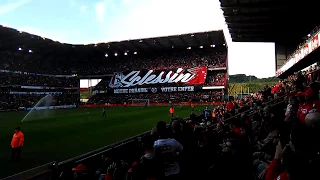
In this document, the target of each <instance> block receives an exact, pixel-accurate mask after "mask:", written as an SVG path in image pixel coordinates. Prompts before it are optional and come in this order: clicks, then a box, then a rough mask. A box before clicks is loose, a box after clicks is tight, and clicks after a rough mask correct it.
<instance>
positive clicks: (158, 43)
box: [153, 39, 166, 49]
mask: <svg viewBox="0 0 320 180" xmlns="http://www.w3.org/2000/svg"><path fill="white" fill-rule="evenodd" d="M153 41H154V42H155V43H156V44H157V45H159V46H160V47H161V48H164V49H166V47H165V46H164V45H163V44H161V43H160V42H159V41H157V40H156V39H153Z"/></svg>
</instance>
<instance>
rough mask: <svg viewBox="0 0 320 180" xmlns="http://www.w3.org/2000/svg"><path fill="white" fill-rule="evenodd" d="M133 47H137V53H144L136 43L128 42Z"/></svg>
mask: <svg viewBox="0 0 320 180" xmlns="http://www.w3.org/2000/svg"><path fill="white" fill-rule="evenodd" d="M128 42H129V43H130V44H131V45H132V47H135V48H136V50H137V51H144V50H143V49H142V48H140V47H139V46H137V45H136V44H135V43H134V41H128Z"/></svg>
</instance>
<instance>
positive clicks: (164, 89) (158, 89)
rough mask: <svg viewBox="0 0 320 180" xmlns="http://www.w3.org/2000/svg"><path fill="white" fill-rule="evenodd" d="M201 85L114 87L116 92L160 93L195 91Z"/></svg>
mask: <svg viewBox="0 0 320 180" xmlns="http://www.w3.org/2000/svg"><path fill="white" fill-rule="evenodd" d="M200 89H201V86H181V87H149V88H128V89H123V88H121V89H113V93H114V94H133V93H160V92H164V93H165V92H194V91H197V90H200Z"/></svg>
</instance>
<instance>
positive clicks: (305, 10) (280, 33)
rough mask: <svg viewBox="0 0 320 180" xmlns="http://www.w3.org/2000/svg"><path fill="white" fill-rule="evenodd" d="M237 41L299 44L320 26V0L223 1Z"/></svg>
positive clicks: (230, 29)
mask: <svg viewBox="0 0 320 180" xmlns="http://www.w3.org/2000/svg"><path fill="white" fill-rule="evenodd" d="M220 2H221V9H222V10H223V14H224V17H225V19H226V23H227V25H228V29H229V32H230V34H231V38H232V40H233V41H234V42H276V43H281V44H284V45H287V44H291V45H298V44H299V43H301V42H302V41H304V40H305V39H306V38H307V35H308V33H309V32H311V30H312V29H313V28H315V27H316V26H317V25H319V24H320V19H319V18H318V16H319V13H318V12H319V8H318V7H317V4H316V1H312V0H304V1H291V0H220Z"/></svg>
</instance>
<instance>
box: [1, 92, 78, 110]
mask: <svg viewBox="0 0 320 180" xmlns="http://www.w3.org/2000/svg"><path fill="white" fill-rule="evenodd" d="M45 96H46V95H45V94H32V95H30V94H23V95H22V94H0V111H7V110H19V108H22V107H24V108H28V107H33V106H35V105H36V104H37V103H38V102H39V101H40V100H41V99H42V98H43V97H45ZM78 101H79V94H77V93H75V92H67V91H63V93H62V94H59V95H58V94H55V95H53V99H52V102H50V104H39V105H38V106H39V107H41V106H63V105H76V104H77V103H78Z"/></svg>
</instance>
